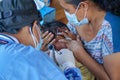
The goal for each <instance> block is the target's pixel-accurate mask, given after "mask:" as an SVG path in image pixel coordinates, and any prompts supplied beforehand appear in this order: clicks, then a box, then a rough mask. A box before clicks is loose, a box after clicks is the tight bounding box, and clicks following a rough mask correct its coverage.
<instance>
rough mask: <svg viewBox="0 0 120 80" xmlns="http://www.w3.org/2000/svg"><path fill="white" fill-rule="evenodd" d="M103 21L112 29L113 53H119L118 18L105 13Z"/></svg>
mask: <svg viewBox="0 0 120 80" xmlns="http://www.w3.org/2000/svg"><path fill="white" fill-rule="evenodd" d="M105 19H106V20H107V21H108V22H109V23H110V25H111V28H112V39H113V40H112V41H113V53H117V52H120V34H119V33H120V16H117V15H114V14H112V13H110V12H107V13H106V16H105ZM108 35H109V34H108Z"/></svg>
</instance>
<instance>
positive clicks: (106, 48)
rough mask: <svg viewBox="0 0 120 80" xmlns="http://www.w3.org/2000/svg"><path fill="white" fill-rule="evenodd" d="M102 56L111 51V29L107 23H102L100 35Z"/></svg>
mask: <svg viewBox="0 0 120 80" xmlns="http://www.w3.org/2000/svg"><path fill="white" fill-rule="evenodd" d="M102 37H103V39H102V56H107V55H110V54H112V53H113V39H112V29H111V26H110V25H109V23H106V25H104V31H103V35H102Z"/></svg>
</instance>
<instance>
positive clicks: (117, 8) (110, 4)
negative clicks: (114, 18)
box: [65, 0, 120, 16]
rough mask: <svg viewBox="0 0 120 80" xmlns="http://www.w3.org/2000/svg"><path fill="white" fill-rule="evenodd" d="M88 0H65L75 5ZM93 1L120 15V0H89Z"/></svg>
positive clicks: (101, 7) (100, 6) (103, 8)
mask: <svg viewBox="0 0 120 80" xmlns="http://www.w3.org/2000/svg"><path fill="white" fill-rule="evenodd" d="M82 1H86V0H65V2H66V3H68V4H72V5H73V6H74V7H77V6H78V4H79V3H80V2H82ZM89 1H92V2H94V3H95V4H96V6H98V7H99V8H100V9H102V10H105V11H109V12H111V13H113V14H115V15H118V16H120V0H89Z"/></svg>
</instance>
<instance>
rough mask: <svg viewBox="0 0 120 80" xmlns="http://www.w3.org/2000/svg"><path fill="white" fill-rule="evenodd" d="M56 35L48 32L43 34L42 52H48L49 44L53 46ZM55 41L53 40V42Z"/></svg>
mask: <svg viewBox="0 0 120 80" xmlns="http://www.w3.org/2000/svg"><path fill="white" fill-rule="evenodd" d="M53 37H54V35H53V34H52V33H49V32H48V31H47V32H45V33H43V35H42V38H43V45H42V50H44V51H45V50H47V49H48V48H47V46H48V44H53V43H54V42H55V39H53ZM52 39H53V40H52Z"/></svg>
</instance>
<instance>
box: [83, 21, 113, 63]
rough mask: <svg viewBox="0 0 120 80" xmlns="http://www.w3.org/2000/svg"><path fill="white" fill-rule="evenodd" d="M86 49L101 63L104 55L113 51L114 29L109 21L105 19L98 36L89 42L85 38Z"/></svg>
mask: <svg viewBox="0 0 120 80" xmlns="http://www.w3.org/2000/svg"><path fill="white" fill-rule="evenodd" d="M82 41H83V44H84V47H85V49H86V51H87V52H88V53H89V54H90V55H91V56H92V57H93V58H94V59H95V60H96V61H97V62H98V63H100V64H102V63H103V56H106V55H109V54H112V53H113V42H112V29H111V25H110V24H109V22H108V21H106V20H104V21H103V24H102V26H101V29H100V30H99V31H98V33H97V35H96V37H94V38H93V39H92V40H91V41H89V42H87V41H85V40H83V39H82Z"/></svg>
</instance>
